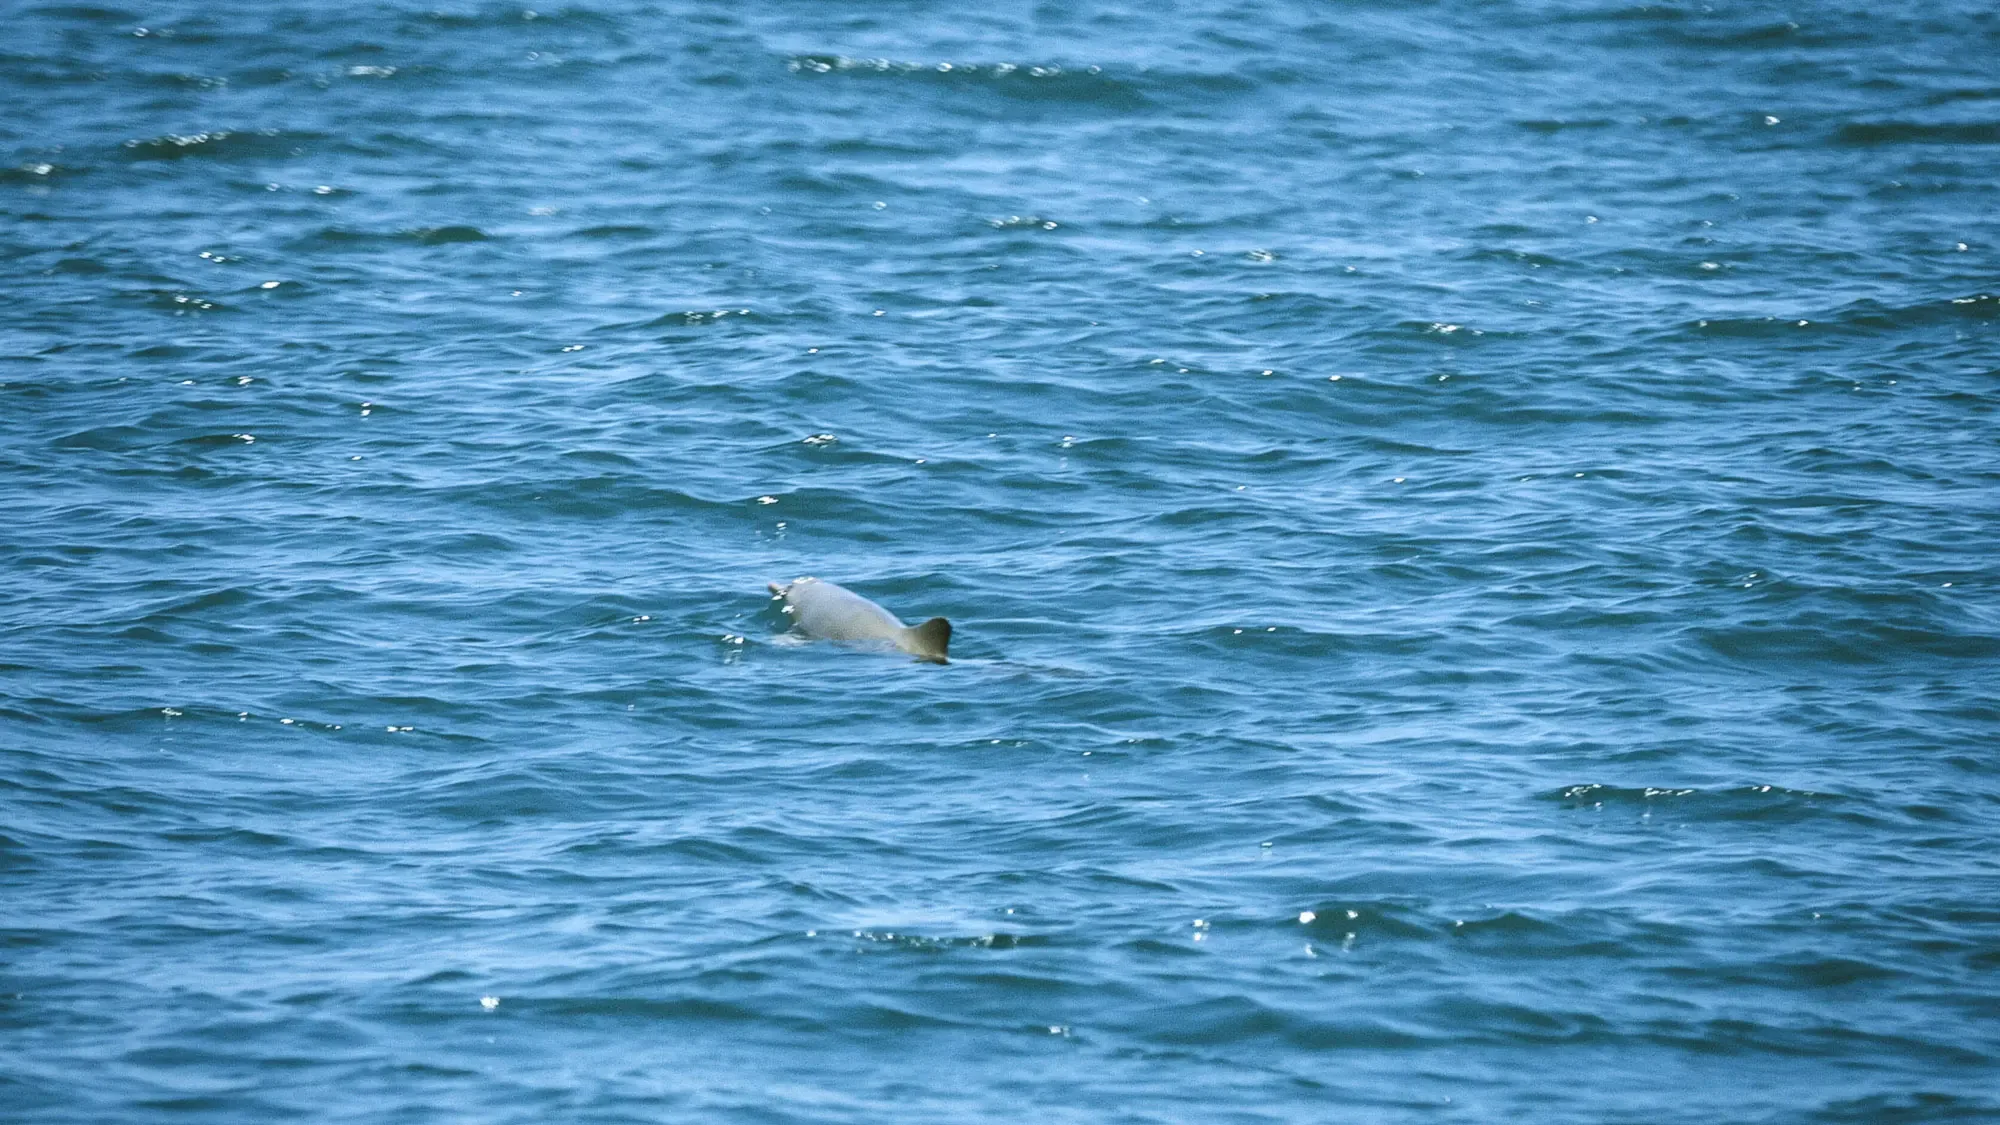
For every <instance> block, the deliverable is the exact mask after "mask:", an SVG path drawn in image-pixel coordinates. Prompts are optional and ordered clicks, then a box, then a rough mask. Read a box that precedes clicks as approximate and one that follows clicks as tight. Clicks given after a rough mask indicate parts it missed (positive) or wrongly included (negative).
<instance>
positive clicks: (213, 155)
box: [121, 129, 319, 161]
mask: <svg viewBox="0 0 2000 1125" xmlns="http://www.w3.org/2000/svg"><path fill="white" fill-rule="evenodd" d="M318 139H319V138H318V137H317V136H314V135H309V134H301V133H286V132H282V131H280V130H277V129H255V130H240V131H238V130H230V129H216V130H212V131H208V132H200V133H163V134H161V135H159V136H157V137H143V138H137V139H133V140H129V141H126V142H125V143H124V145H123V146H122V149H121V151H122V153H123V154H124V156H125V158H126V159H128V160H135V161H145V160H189V159H197V158H198V159H203V160H269V159H277V158H282V157H289V156H294V155H297V150H298V149H299V148H300V147H301V146H302V145H303V144H304V143H305V142H307V141H309V140H318Z"/></svg>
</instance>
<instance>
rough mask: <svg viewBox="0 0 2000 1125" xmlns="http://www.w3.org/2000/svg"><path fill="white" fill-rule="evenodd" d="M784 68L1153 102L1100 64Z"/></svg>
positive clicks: (832, 61)
mask: <svg viewBox="0 0 2000 1125" xmlns="http://www.w3.org/2000/svg"><path fill="white" fill-rule="evenodd" d="M785 69H787V70H789V71H791V72H792V73H794V74H799V75H804V76H808V77H810V76H814V75H823V74H824V75H842V76H852V77H861V78H868V77H880V78H900V79H905V80H908V81H913V82H918V83H922V84H925V85H931V86H939V87H945V88H953V89H979V90H992V91H994V92H997V93H1000V94H1002V95H1005V96H1007V97H1011V98H1017V99H1021V100H1029V101H1050V102H1071V103H1075V104H1079V105H1090V106H1097V107H1101V108H1106V109H1117V110H1122V111H1132V110H1139V109H1144V108H1147V107H1148V106H1150V105H1151V104H1152V101H1151V99H1150V98H1148V97H1147V96H1146V95H1145V94H1144V93H1142V92H1141V90H1140V88H1139V86H1138V85H1137V84H1136V83H1134V82H1131V81H1128V80H1126V79H1123V78H1120V77H1117V76H1114V75H1111V74H1109V73H1106V72H1105V70H1104V68H1103V67H1099V66H1082V67H1065V66H1062V65H1060V64H1056V63H1046V64H1039V65H1037V64H1017V63H1007V62H1001V63H953V62H936V63H921V62H904V61H897V60H893V59H887V58H851V57H849V56H846V55H793V56H791V57H790V58H788V59H786V60H785Z"/></svg>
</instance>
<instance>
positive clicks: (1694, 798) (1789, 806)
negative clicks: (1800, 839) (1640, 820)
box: [1541, 782, 1860, 822]
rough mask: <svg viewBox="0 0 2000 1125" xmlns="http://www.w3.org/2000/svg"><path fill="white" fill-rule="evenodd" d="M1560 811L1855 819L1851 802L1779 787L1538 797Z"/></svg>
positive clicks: (1629, 789) (1596, 787) (1586, 789)
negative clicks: (1842, 815)
mask: <svg viewBox="0 0 2000 1125" xmlns="http://www.w3.org/2000/svg"><path fill="white" fill-rule="evenodd" d="M1541 797H1542V799H1543V800H1546V801H1554V802H1556V803H1558V804H1560V805H1562V806H1563V807H1564V808H1571V809H1585V808H1588V809H1598V808H1607V807H1609V808H1623V809H1628V810H1632V811H1636V812H1642V813H1650V812H1655V811H1657V812H1661V813H1670V814H1671V815H1672V816H1673V817H1674V818H1675V819H1677V820H1690V821H1779V822H1790V821H1797V820H1805V819H1809V818H1811V817H1814V816H1818V815H1821V814H1824V813H1829V812H1836V811H1841V810H1847V811H1850V812H1853V813H1855V814H1857V815H1860V808H1859V807H1858V805H1857V800H1856V798H1852V797H1846V796H1842V795H1840V794H1837V793H1821V792H1816V791H1814V790H1810V789H1789V788H1786V787H1785V786H1782V785H1740V786H1736V787H1734V788H1730V789H1696V788H1678V787H1674V786H1650V785H1648V786H1619V785H1603V784H1600V783H1597V782H1586V783H1584V784H1581V785H1566V786H1563V787H1562V788H1560V789H1555V790H1551V791H1550V792H1547V793H1543V794H1541Z"/></svg>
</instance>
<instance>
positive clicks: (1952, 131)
mask: <svg viewBox="0 0 2000 1125" xmlns="http://www.w3.org/2000/svg"><path fill="white" fill-rule="evenodd" d="M1834 138H1835V139H1836V140H1837V141H1839V142H1840V143H1841V144H1845V145H1854V146H1857V147H1864V148H1869V147H1874V146H1877V145H1896V144H1926V145H1990V144H2000V121H1954V122H1936V123H1923V122H1915V121H1865V122H1864V121H1856V122H1850V123H1848V124H1846V125H1842V126H1841V127H1840V128H1839V129H1838V130H1836V131H1835V132H1834Z"/></svg>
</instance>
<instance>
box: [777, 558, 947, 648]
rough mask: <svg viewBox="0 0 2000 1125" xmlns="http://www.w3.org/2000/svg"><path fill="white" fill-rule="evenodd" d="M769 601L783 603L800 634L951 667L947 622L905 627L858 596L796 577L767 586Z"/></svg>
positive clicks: (827, 584) (840, 587)
mask: <svg viewBox="0 0 2000 1125" xmlns="http://www.w3.org/2000/svg"><path fill="white" fill-rule="evenodd" d="M766 585H768V586H769V587H770V588H771V596H772V597H774V598H783V599H784V600H785V606H784V610H785V615H786V616H787V617H790V618H791V619H792V624H793V625H795V626H797V627H798V630H799V632H801V633H804V634H806V635H807V636H811V637H824V638H826V639H827V640H830V641H861V642H875V643H887V644H890V645H894V646H895V647H896V648H899V649H902V650H903V651H904V652H907V653H909V654H910V655H911V656H914V657H916V658H917V659H918V660H927V661H929V662H931V663H933V664H947V663H950V662H949V661H947V660H946V659H945V649H946V648H948V647H949V646H950V645H951V622H949V621H946V620H945V619H944V618H942V617H933V618H931V619H930V620H929V621H926V622H924V623H923V624H922V625H905V624H903V623H902V622H901V621H899V620H897V619H896V615H895V614H893V613H890V612H889V611H888V610H886V609H883V608H882V607H881V606H879V605H876V604H875V603H874V602H871V601H869V600H868V599H867V598H864V597H862V596H861V595H860V594H857V593H855V592H854V591H852V590H849V589H846V588H845V587H842V586H836V585H834V584H833V583H831V582H822V581H820V580H819V579H817V578H801V579H798V580H797V581H794V582H791V583H788V584H787V585H784V586H780V585H778V584H777V583H776V582H769V583H766Z"/></svg>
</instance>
